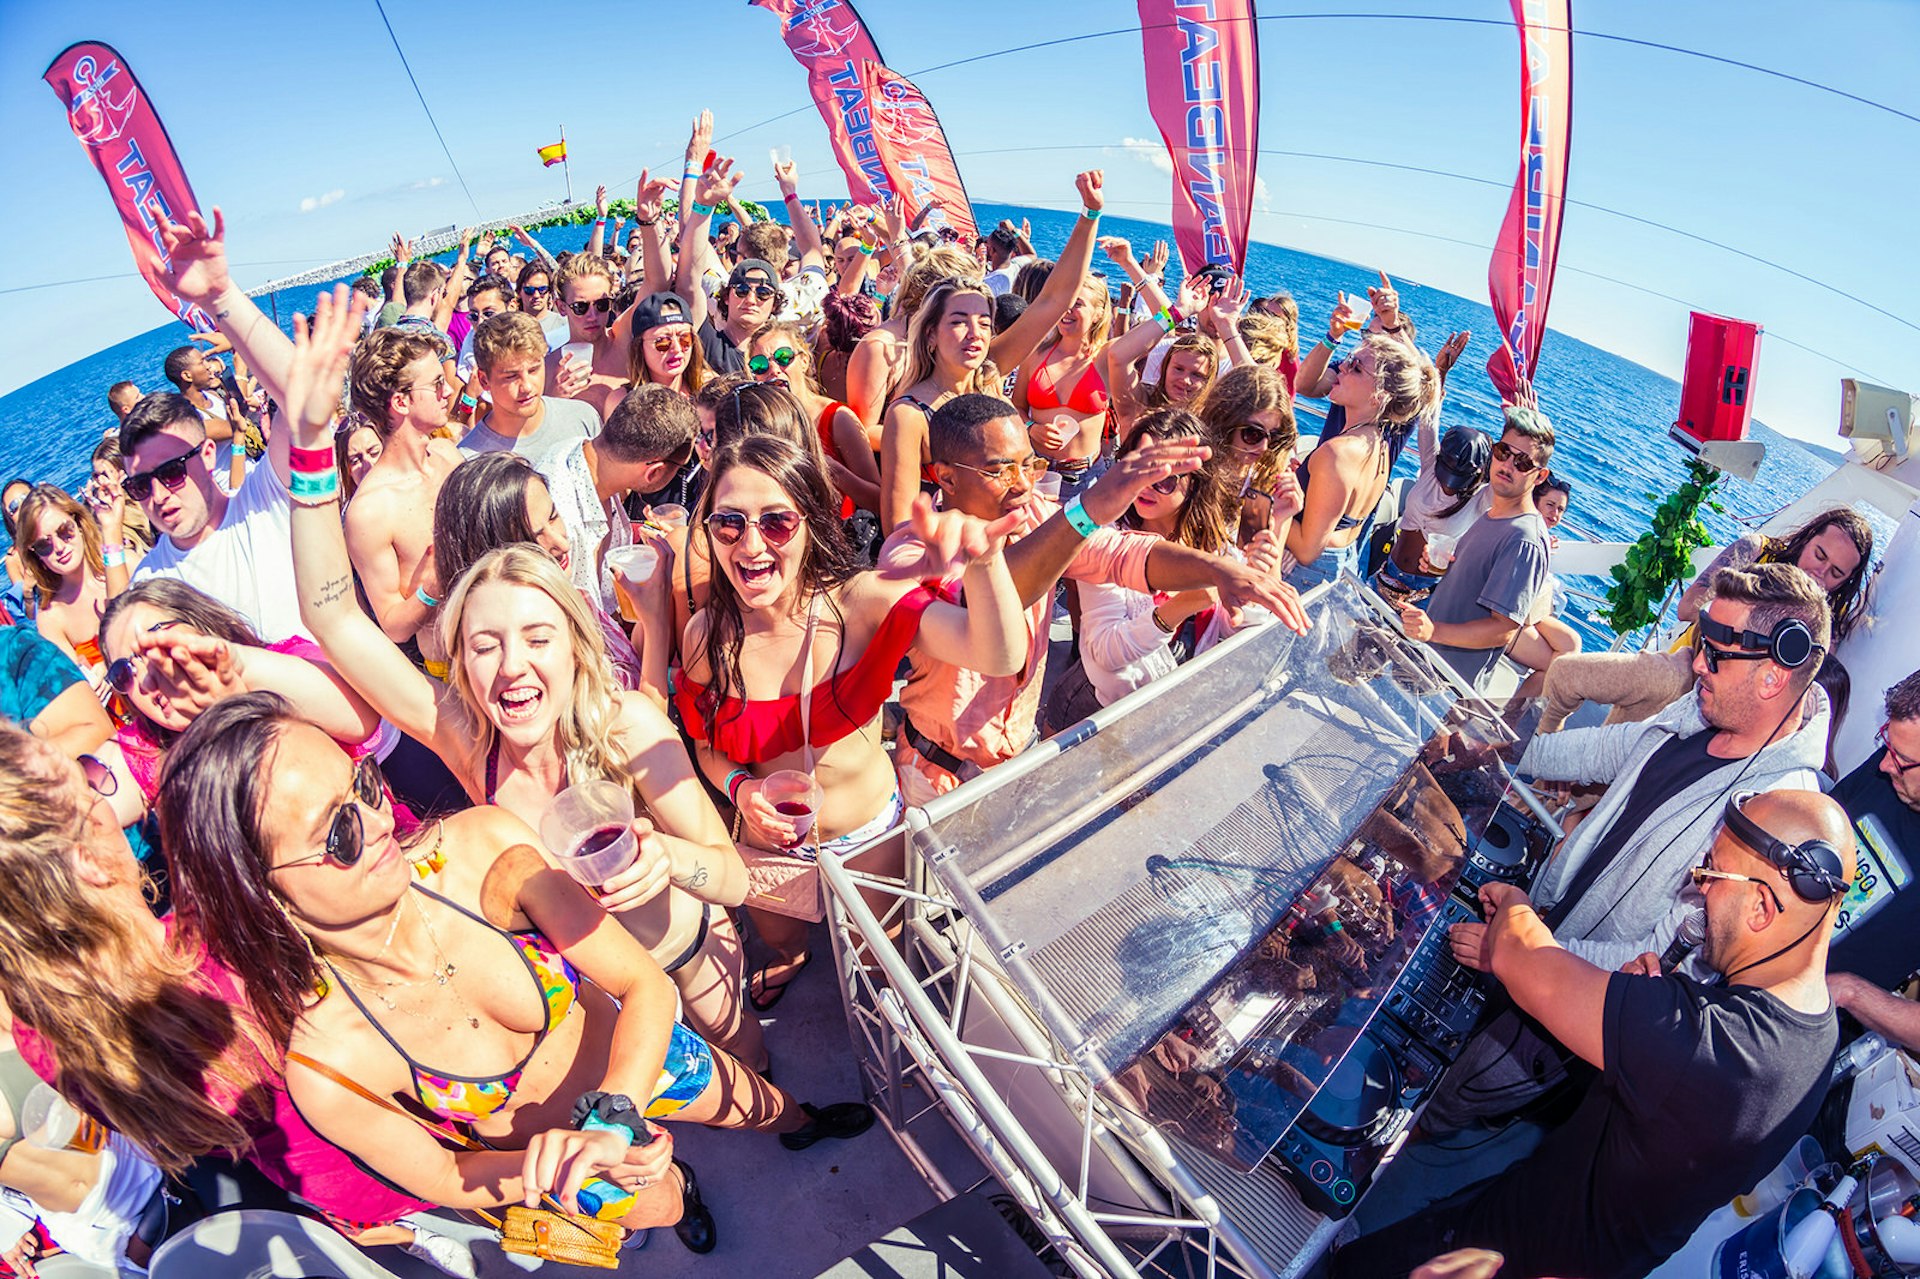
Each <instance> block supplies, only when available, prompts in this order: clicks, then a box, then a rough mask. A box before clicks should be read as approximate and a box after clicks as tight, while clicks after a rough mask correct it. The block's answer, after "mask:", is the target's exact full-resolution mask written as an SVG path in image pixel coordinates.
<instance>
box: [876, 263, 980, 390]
mask: <svg viewBox="0 0 1920 1279" xmlns="http://www.w3.org/2000/svg"><path fill="white" fill-rule="evenodd" d="M966 294H971V295H972V296H974V297H981V298H985V299H986V300H987V314H989V315H991V314H993V294H992V293H991V292H989V291H988V290H987V286H986V285H984V284H982V283H981V282H980V281H978V280H971V279H969V280H942V281H940V282H939V283H938V284H936V285H934V286H933V287H932V288H931V289H929V290H928V291H927V296H926V299H925V300H924V301H922V302H921V304H920V309H919V310H918V311H916V312H914V316H913V321H912V323H910V324H908V325H907V371H906V372H905V373H904V374H902V375H901V378H900V385H901V386H903V387H908V386H918V385H919V384H920V383H922V382H924V381H926V380H927V379H928V378H930V377H932V376H933V370H934V357H933V347H934V342H935V339H936V337H937V336H938V335H937V333H936V332H935V330H937V329H938V328H939V326H940V323H941V321H943V320H945V319H946V318H947V307H948V306H949V305H951V303H952V302H953V299H954V298H956V297H960V296H962V295H966ZM1000 382H1001V377H1000V370H999V369H998V368H996V367H994V363H993V357H992V356H991V355H989V356H988V357H987V358H986V359H984V360H982V361H981V362H980V367H979V368H977V369H975V370H974V371H973V375H972V377H970V378H968V379H967V382H966V384H965V385H964V386H962V387H961V388H960V394H962V395H966V394H968V393H969V392H974V391H977V392H979V393H981V394H983V395H998V394H999V393H1000Z"/></svg>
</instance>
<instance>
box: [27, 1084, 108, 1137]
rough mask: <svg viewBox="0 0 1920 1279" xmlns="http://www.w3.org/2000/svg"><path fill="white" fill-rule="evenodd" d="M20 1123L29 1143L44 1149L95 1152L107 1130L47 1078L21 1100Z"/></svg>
mask: <svg viewBox="0 0 1920 1279" xmlns="http://www.w3.org/2000/svg"><path fill="white" fill-rule="evenodd" d="M19 1124H20V1133H21V1135H22V1136H23V1137H24V1138H25V1140H26V1142H27V1144H28V1145H30V1146H38V1147H39V1148H40V1149H42V1150H83V1151H88V1152H96V1151H98V1150H99V1149H100V1148H101V1147H102V1146H104V1145H106V1140H107V1130H106V1129H105V1128H103V1127H101V1126H100V1125H99V1124H98V1123H96V1122H95V1121H94V1120H92V1119H89V1118H88V1117H87V1116H85V1115H83V1114H81V1113H80V1112H79V1111H78V1110H76V1109H75V1108H74V1106H73V1103H71V1102H69V1101H68V1100H67V1099H66V1098H65V1097H62V1096H61V1095H60V1094H59V1093H57V1092H55V1091H54V1089H53V1085H51V1084H49V1083H46V1082H45V1081H42V1082H40V1083H37V1084H35V1085H34V1086H33V1089H32V1091H30V1092H29V1093H27V1099H26V1100H25V1101H23V1102H21V1103H20V1115H19Z"/></svg>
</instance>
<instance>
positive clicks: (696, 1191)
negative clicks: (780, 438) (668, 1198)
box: [673, 1159, 720, 1256]
mask: <svg viewBox="0 0 1920 1279" xmlns="http://www.w3.org/2000/svg"><path fill="white" fill-rule="evenodd" d="M673 1166H674V1167H675V1168H678V1169H679V1170H680V1220H678V1221H676V1222H674V1223H673V1233H674V1234H676V1235H679V1236H680V1242H681V1243H683V1244H685V1245H687V1251H688V1252H692V1253H698V1254H699V1255H701V1256H705V1255H706V1254H707V1253H709V1252H712V1251H713V1250H714V1249H715V1248H716V1247H718V1246H719V1244H720V1228H719V1227H718V1226H715V1225H714V1224H713V1214H712V1213H711V1212H709V1211H707V1205H706V1203H705V1201H704V1200H702V1199H701V1198H700V1183H699V1182H698V1181H696V1180H694V1176H693V1169H692V1168H690V1167H689V1166H687V1165H686V1164H685V1163H682V1162H681V1161H680V1160H678V1159H676V1160H674V1161H673Z"/></svg>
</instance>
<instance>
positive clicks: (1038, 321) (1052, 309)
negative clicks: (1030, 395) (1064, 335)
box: [987, 169, 1107, 369]
mask: <svg viewBox="0 0 1920 1279" xmlns="http://www.w3.org/2000/svg"><path fill="white" fill-rule="evenodd" d="M1105 182H1106V174H1105V173H1104V172H1102V171H1101V170H1099V169H1088V170H1087V171H1086V172H1085V173H1081V174H1077V175H1075V177H1074V179H1073V185H1074V187H1075V188H1076V189H1077V190H1078V191H1079V192H1080V200H1081V202H1082V204H1083V206H1084V211H1083V212H1082V213H1081V215H1080V220H1079V221H1077V222H1075V223H1074V224H1073V233H1072V234H1071V235H1069V236H1068V237H1067V244H1066V247H1065V248H1063V249H1061V250H1060V258H1059V260H1058V261H1057V262H1055V263H1054V265H1053V273H1052V274H1051V275H1049V276H1048V277H1047V283H1046V287H1045V288H1043V289H1041V290H1040V296H1039V297H1036V298H1035V299H1034V300H1033V305H1031V306H1029V307H1028V308H1027V309H1026V310H1025V311H1022V312H1021V313H1020V318H1019V319H1017V320H1015V321H1014V322H1013V323H1012V324H1010V325H1008V326H1007V330H1006V332H1004V333H1002V334H1000V335H999V336H998V337H996V338H994V339H993V345H992V346H990V347H988V348H987V354H988V356H989V357H991V358H992V360H993V362H994V363H995V364H996V365H998V366H999V367H1001V368H1003V369H1006V368H1012V367H1013V366H1014V365H1016V364H1019V363H1020V361H1022V360H1024V359H1026V358H1027V356H1028V355H1029V354H1030V353H1031V352H1032V351H1033V348H1034V347H1036V346H1039V345H1040V343H1041V341H1042V339H1044V338H1045V337H1046V336H1047V334H1049V333H1051V332H1053V326H1054V325H1056V324H1058V323H1060V317H1061V316H1063V315H1065V314H1066V313H1067V308H1068V307H1070V306H1072V305H1073V299H1074V298H1075V297H1076V296H1077V295H1078V294H1079V292H1080V282H1081V281H1082V280H1084V279H1086V277H1087V268H1088V267H1089V266H1091V265H1092V264H1093V233H1094V231H1095V230H1096V229H1097V228H1098V227H1099V225H1100V211H1101V210H1102V209H1103V208H1105V207H1106V199H1107V197H1106V193H1105Z"/></svg>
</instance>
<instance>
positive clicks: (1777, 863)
mask: <svg viewBox="0 0 1920 1279" xmlns="http://www.w3.org/2000/svg"><path fill="white" fill-rule="evenodd" d="M1782 625H1785V623H1782ZM1794 625H1796V626H1800V623H1798V622H1795V623H1794ZM1800 629H1801V630H1803V631H1804V630H1805V629H1806V627H1805V626H1800ZM1779 633H1780V628H1779V627H1775V628H1774V634H1776V635H1778V634H1779ZM1757 793H1758V792H1756V791H1742V792H1741V793H1740V794H1738V795H1735V796H1734V797H1733V798H1731V799H1729V800H1728V801H1727V807H1726V813H1725V817H1726V823H1727V829H1728V830H1729V831H1731V832H1733V837H1734V838H1735V839H1737V840H1739V841H1740V842H1741V843H1743V844H1745V845H1746V846H1747V847H1748V848H1751V849H1752V850H1753V851H1754V852H1756V853H1758V854H1760V856H1762V857H1764V858H1766V859H1767V860H1768V861H1769V862H1771V863H1773V865H1774V868H1775V869H1777V870H1778V871H1779V872H1780V873H1781V874H1783V875H1785V876H1786V877H1787V883H1788V884H1790V885H1791V886H1792V888H1793V895H1794V896H1796V897H1798V898H1799V899H1800V900H1801V901H1803V902H1813V903H1816V904H1818V903H1821V902H1830V901H1832V900H1833V899H1834V898H1836V897H1838V896H1839V895H1840V894H1841V893H1844V892H1846V891H1847V880H1846V875H1845V873H1844V872H1845V867H1846V863H1845V862H1843V861H1841V859H1840V853H1839V850H1837V849H1835V848H1834V846H1833V845H1832V844H1829V843H1828V842H1827V841H1826V840H1824V839H1810V840H1808V841H1807V842H1806V843H1804V844H1789V843H1787V842H1785V841H1784V840H1781V839H1779V838H1777V837H1775V836H1774V835H1773V834H1772V833H1771V832H1769V831H1768V830H1767V829H1766V828H1765V827H1763V826H1761V825H1760V823H1758V822H1756V821H1754V820H1753V818H1751V817H1749V816H1747V815H1746V814H1745V813H1743V812H1741V811H1740V808H1741V805H1743V804H1745V803H1746V802H1747V801H1748V800H1750V799H1752V798H1753V797H1754V795H1756V794H1757Z"/></svg>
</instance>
